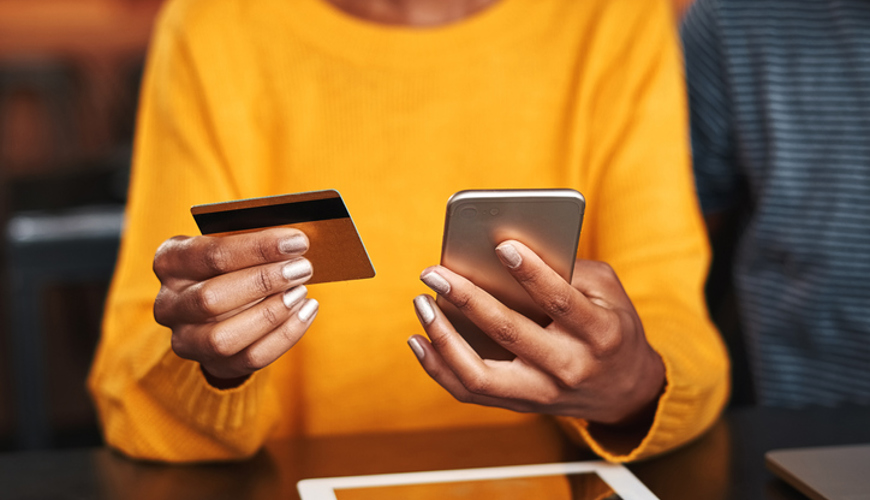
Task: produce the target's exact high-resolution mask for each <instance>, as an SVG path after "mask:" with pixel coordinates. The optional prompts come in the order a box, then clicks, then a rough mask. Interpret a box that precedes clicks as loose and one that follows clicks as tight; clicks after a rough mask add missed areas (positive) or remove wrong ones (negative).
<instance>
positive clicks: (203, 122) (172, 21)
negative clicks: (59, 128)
mask: <svg viewBox="0 0 870 500" xmlns="http://www.w3.org/2000/svg"><path fill="white" fill-rule="evenodd" d="M183 8H186V4H185V3H184V2H171V3H169V8H167V9H166V10H165V11H164V12H163V13H162V14H161V17H160V19H159V21H158V27H157V31H156V33H155V36H154V39H153V41H152V46H151V48H150V53H149V60H148V64H147V67H146V74H145V79H144V83H143V93H142V96H141V102H140V112H139V118H138V123H137V137H136V144H135V152H134V160H133V172H132V178H131V185H130V192H129V200H128V205H127V212H126V220H125V232H124V235H123V241H122V245H121V250H120V254H119V257H118V264H117V269H116V272H115V277H114V279H113V282H112V286H111V289H110V293H109V297H108V301H107V304H106V312H105V317H104V323H103V332H102V337H101V340H100V344H99V346H98V349H97V353H96V357H95V360H94V364H93V366H92V369H91V373H90V377H89V380H88V387H89V390H90V392H91V394H92V397H93V398H94V400H95V402H96V406H97V410H98V414H99V417H100V421H101V425H102V427H103V433H104V436H105V439H106V441H107V442H108V444H109V445H110V446H113V447H115V448H117V449H119V450H121V451H123V452H124V453H126V454H128V455H130V456H132V457H136V458H142V459H159V460H167V461H191V460H220V459H230V458H240V457H245V456H249V455H251V454H253V453H254V452H255V451H256V450H257V449H259V447H260V446H261V444H262V443H263V441H264V440H265V439H266V437H267V435H268V434H269V431H270V430H271V429H272V428H273V426H274V424H275V422H276V421H277V415H278V409H277V407H276V406H275V405H276V403H275V400H276V398H275V397H274V395H272V394H271V392H272V389H271V387H270V385H269V383H268V379H269V373H268V371H269V370H268V369H266V370H262V371H261V372H258V373H257V374H255V375H254V376H252V377H251V378H249V379H248V381H247V382H246V383H245V384H243V385H242V386H240V387H238V388H235V389H232V390H224V391H221V390H217V389H215V388H213V387H212V386H210V385H209V384H208V383H207V382H206V381H205V379H204V377H203V374H202V371H201V369H200V367H199V364H198V363H196V362H194V361H189V360H185V359H181V358H179V357H178V356H177V355H175V353H174V352H173V351H172V349H171V348H170V337H171V332H170V331H169V329H167V328H164V327H162V326H160V325H158V324H157V323H156V322H155V320H154V318H153V313H152V306H153V301H154V298H155V296H156V294H157V292H158V290H159V288H160V284H159V282H158V280H157V279H156V277H155V276H154V274H153V272H152V262H153V258H154V252H155V250H156V249H157V247H158V246H159V245H160V244H161V243H162V242H163V241H165V240H166V239H167V238H170V237H172V236H174V235H178V234H188V235H189V234H197V233H198V231H197V229H196V226H195V224H194V222H193V219H192V217H191V216H190V213H189V209H190V206H191V205H192V204H196V203H204V202H213V201H217V200H222V199H231V198H233V197H234V196H236V195H237V194H238V192H237V191H238V190H237V188H236V187H235V186H234V183H233V181H232V177H231V175H230V174H229V170H228V168H227V165H226V160H225V157H224V155H223V152H222V151H221V147H220V144H219V142H220V141H217V140H216V137H215V132H214V126H213V120H212V117H211V116H210V114H209V109H210V107H209V106H207V105H206V104H205V102H204V100H205V99H206V98H207V97H206V96H207V94H206V92H204V89H203V86H202V81H201V80H200V77H199V74H198V72H197V67H196V64H195V61H194V59H193V57H192V55H191V51H190V50H188V44H187V43H186V40H185V38H184V36H185V35H184V33H185V32H183V31H182V30H180V29H177V26H178V24H179V23H178V22H176V19H177V18H178V17H179V15H180V13H179V11H180V10H181V9H183Z"/></svg>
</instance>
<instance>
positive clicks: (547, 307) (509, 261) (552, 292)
mask: <svg viewBox="0 0 870 500" xmlns="http://www.w3.org/2000/svg"><path fill="white" fill-rule="evenodd" d="M495 251H496V254H497V255H498V257H499V259H501V261H502V263H503V264H504V265H505V268H506V269H507V270H508V272H510V273H511V275H513V277H514V279H516V280H517V282H518V283H519V284H520V285H521V286H522V287H523V289H524V290H525V291H526V293H528V294H529V297H531V298H532V300H533V301H534V302H535V304H537V305H538V307H540V308H541V309H542V310H543V311H544V313H545V314H546V315H547V316H549V317H550V319H552V320H553V322H555V323H557V324H558V325H560V326H562V327H563V328H565V329H567V330H569V331H571V332H574V333H575V334H577V336H579V337H580V338H581V339H583V338H584V337H588V333H589V332H591V331H595V329H596V327H597V326H598V325H599V324H600V323H601V322H602V321H603V320H604V318H603V317H602V314H601V311H600V308H599V306H598V305H596V304H595V303H593V302H592V301H591V300H590V299H589V297H587V296H586V295H585V294H583V293H582V291H580V290H578V289H577V288H575V287H574V286H572V285H571V284H569V283H568V282H567V281H565V280H564V279H563V278H562V277H561V276H559V274H558V273H556V271H554V270H553V269H552V268H551V267H550V266H548V265H547V264H546V263H545V262H544V261H543V260H541V258H540V257H538V255H537V254H535V253H534V252H533V251H532V250H531V249H529V248H528V247H527V246H525V245H523V244H522V243H520V242H518V241H516V240H507V241H504V242H502V243H501V244H499V245H498V246H497V247H496V249H495ZM590 327H591V328H590Z"/></svg>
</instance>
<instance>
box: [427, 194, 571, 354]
mask: <svg viewBox="0 0 870 500" xmlns="http://www.w3.org/2000/svg"><path fill="white" fill-rule="evenodd" d="M585 208H586V200H585V199H584V198H583V195H582V194H580V193H579V192H577V191H575V190H573V189H508V190H477V191H460V192H458V193H456V194H454V195H453V196H451V197H450V199H449V200H448V201H447V217H446V220H445V222H444V240H443V243H442V246H441V265H443V266H444V267H446V268H448V269H450V270H451V271H453V272H455V273H457V274H460V275H462V276H464V277H466V278H468V279H469V280H471V282H473V283H474V284H475V285H477V286H478V287H480V288H482V289H484V290H486V291H487V292H488V293H490V294H491V295H492V296H493V297H495V298H496V299H498V300H499V301H500V302H501V303H503V304H504V305H506V306H507V307H509V308H511V309H513V310H514V311H517V312H519V313H520V314H522V315H524V316H526V317H528V318H530V319H532V320H534V321H535V322H537V323H538V324H540V325H542V326H545V325H547V324H549V323H550V321H551V320H550V318H549V317H548V316H547V315H546V314H545V313H544V311H543V310H541V309H540V308H539V307H538V306H537V305H535V303H534V302H533V301H532V300H531V298H530V297H529V295H528V294H527V293H526V291H525V290H524V289H523V288H522V286H520V285H519V283H517V281H516V280H515V279H514V278H513V276H511V274H510V273H508V271H507V270H506V269H505V267H504V265H502V263H501V261H500V260H499V259H498V256H497V255H496V253H495V247H496V246H498V245H499V243H501V242H503V241H505V240H508V239H514V240H517V241H520V242H522V243H523V244H525V245H526V246H528V247H529V248H531V249H532V250H533V251H534V252H535V253H537V254H538V255H539V256H540V257H541V259H543V260H544V262H546V263H547V265H549V266H550V267H551V268H553V269H554V270H555V271H556V272H557V273H558V274H559V275H560V276H562V278H564V279H565V281H568V282H570V281H571V274H572V273H573V272H574V260H575V259H576V256H577V245H578V242H579V240H580V227H581V225H582V223H583V212H584V210H585ZM437 302H438V306H439V307H440V308H441V310H442V311H443V312H444V314H445V316H447V318H448V319H449V320H450V322H451V323H452V324H453V326H454V327H455V328H456V330H457V331H458V332H459V333H460V334H461V335H462V336H463V337H464V338H465V339H466V341H468V343H469V345H471V347H472V348H474V350H475V351H477V353H478V354H479V355H480V356H481V357H483V358H489V359H513V358H514V354H513V353H511V352H509V351H508V350H506V349H504V348H503V347H501V346H500V345H498V344H496V343H495V342H494V341H493V340H492V339H490V338H489V337H488V336H487V335H486V334H485V333H483V332H482V331H481V330H480V329H479V328H477V326H475V325H474V323H472V322H471V321H470V320H469V319H468V318H466V317H465V316H464V315H463V314H462V313H461V312H459V310H458V309H456V308H455V307H453V305H451V304H450V303H448V302H447V301H446V300H444V299H442V298H441V297H439V298H438V299H437Z"/></svg>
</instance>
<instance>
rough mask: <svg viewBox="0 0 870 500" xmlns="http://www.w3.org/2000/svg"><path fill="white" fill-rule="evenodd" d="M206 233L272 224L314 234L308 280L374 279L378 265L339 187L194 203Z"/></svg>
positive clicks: (195, 214)
mask: <svg viewBox="0 0 870 500" xmlns="http://www.w3.org/2000/svg"><path fill="white" fill-rule="evenodd" d="M190 213H191V214H192V215H193V218H194V220H196V224H197V225H198V226H199V230H200V231H201V232H202V234H206V235H210V236H224V235H228V234H237V233H247V232H252V231H259V230H262V229H266V228H270V227H293V228H296V229H299V230H300V231H302V232H303V233H305V235H306V236H308V241H309V248H308V251H307V252H306V253H305V258H307V259H308V260H309V261H311V265H312V267H314V274H313V275H312V276H311V279H310V280H309V281H308V283H325V282H329V281H346V280H355V279H363V278H371V277H373V276H374V275H375V268H374V267H373V266H372V261H371V260H370V259H369V255H368V252H366V249H365V246H363V242H362V239H361V238H360V236H359V233H358V232H357V230H356V226H354V224H353V220H352V219H351V218H350V213H349V212H348V211H347V207H346V206H345V204H344V200H342V199H341V195H340V194H338V191H336V190H334V189H328V190H325V191H311V192H307V193H295V194H283V195H278V196H267V197H263V198H250V199H247V200H236V201H226V202H222V203H210V204H207V205H196V206H193V207H191V208H190Z"/></svg>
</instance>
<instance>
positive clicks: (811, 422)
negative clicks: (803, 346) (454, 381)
mask: <svg viewBox="0 0 870 500" xmlns="http://www.w3.org/2000/svg"><path fill="white" fill-rule="evenodd" d="M868 423H870V407H856V408H845V409H837V410H833V409H813V410H803V411H795V410H774V409H759V408H752V409H746V410H739V411H732V412H729V413H728V414H726V416H725V417H724V418H723V419H722V420H721V421H720V422H719V423H717V425H716V426H715V427H714V428H713V429H712V430H711V432H709V433H707V434H706V435H704V436H703V437H702V438H700V439H698V440H697V441H695V442H693V443H691V444H689V445H688V446H685V447H683V448H681V449H679V450H677V451H674V452H672V453H669V454H666V455H663V456H661V457H657V458H655V459H651V460H647V461H644V462H641V463H636V464H631V465H630V466H629V468H630V469H631V470H632V472H634V473H635V475H636V476H637V477H638V478H640V480H641V481H643V482H644V483H645V484H646V485H647V486H648V487H649V488H650V489H651V490H652V491H653V492H654V493H655V494H656V495H657V496H658V497H659V498H661V499H662V500H698V499H704V500H725V499H735V500H738V499H739V500H754V499H764V500H801V499H802V498H803V497H802V496H801V495H800V494H799V493H797V492H796V491H795V490H793V489H791V488H790V487H789V486H788V485H786V484H785V483H783V482H782V481H780V480H778V479H776V478H775V477H774V476H773V475H772V474H770V473H769V472H768V471H767V470H766V469H765V467H764V461H763V454H764V452H765V451H767V450H770V449H774V448H781V447H797V446H815V445H837V444H847V443H858V442H870V425H867V424H868ZM588 458H594V457H592V456H591V455H590V454H589V453H588V451H585V450H580V449H577V448H576V447H574V446H572V445H570V444H569V443H567V442H566V441H565V440H564V439H563V437H562V435H561V433H560V432H559V431H558V429H556V428H555V427H554V426H553V425H551V424H549V423H548V422H547V421H543V420H542V421H541V422H540V423H538V424H537V425H533V426H524V427H506V428H489V429H460V430H449V431H432V432H419V433H406V434H381V435H362V436H344V437H329V438H312V439H295V440H286V441H273V442H270V443H268V445H267V447H266V448H265V450H263V451H262V452H261V453H260V454H258V455H257V456H255V457H254V458H253V459H251V460H248V461H244V462H239V463H229V464H198V465H165V464H153V463H142V462H136V461H132V460H129V459H126V458H124V457H122V456H120V455H118V454H117V453H114V452H112V451H110V450H108V449H106V448H96V449H83V450H70V451H54V452H32V453H12V454H5V455H0V488H2V490H0V496H2V497H3V498H6V499H25V498H27V499H32V498H56V499H120V498H125V499H149V500H150V499H176V498H177V499H185V500H194V499H224V498H226V499H285V498H286V499H295V498H298V495H297V493H296V482H297V481H299V480H300V479H302V478H309V477H328V476H336V475H358V474H375V473H386V472H411V471H423V470H437V469H454V468H465V467H484V466H501V465H521V464H532V463H546V462H553V461H568V460H581V459H588Z"/></svg>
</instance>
